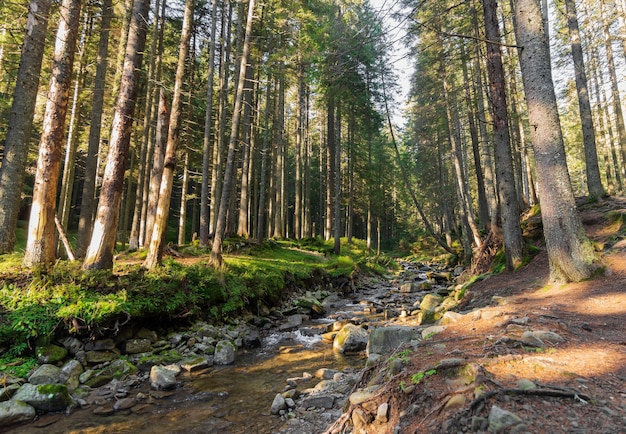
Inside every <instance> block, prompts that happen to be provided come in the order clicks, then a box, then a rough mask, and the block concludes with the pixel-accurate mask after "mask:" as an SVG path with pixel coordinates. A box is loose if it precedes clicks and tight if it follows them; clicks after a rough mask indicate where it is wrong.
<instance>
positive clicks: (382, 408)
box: [376, 402, 389, 423]
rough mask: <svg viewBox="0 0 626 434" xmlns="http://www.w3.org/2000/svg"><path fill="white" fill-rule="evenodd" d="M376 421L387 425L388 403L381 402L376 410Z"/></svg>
mask: <svg viewBox="0 0 626 434" xmlns="http://www.w3.org/2000/svg"><path fill="white" fill-rule="evenodd" d="M376 420H378V421H380V422H382V423H387V421H388V420H389V404H388V403H386V402H383V403H382V404H380V405H379V406H378V409H377V410H376Z"/></svg>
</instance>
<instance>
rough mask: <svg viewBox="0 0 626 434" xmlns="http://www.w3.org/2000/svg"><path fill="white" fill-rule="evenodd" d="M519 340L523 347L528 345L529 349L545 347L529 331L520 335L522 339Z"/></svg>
mask: <svg viewBox="0 0 626 434" xmlns="http://www.w3.org/2000/svg"><path fill="white" fill-rule="evenodd" d="M519 340H520V341H521V342H522V343H523V344H524V345H528V346H529V347H537V348H543V347H544V346H545V344H544V343H543V341H542V340H541V339H539V337H537V335H535V334H534V333H533V332H531V331H525V332H524V333H522V337H520V339H519Z"/></svg>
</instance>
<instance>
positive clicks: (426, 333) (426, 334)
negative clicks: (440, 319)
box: [422, 325, 446, 339]
mask: <svg viewBox="0 0 626 434" xmlns="http://www.w3.org/2000/svg"><path fill="white" fill-rule="evenodd" d="M445 329H446V326H443V325H436V326H430V327H426V328H425V329H424V330H422V338H423V339H429V338H431V337H433V336H434V335H436V334H439V333H441V332H442V331H444V330H445Z"/></svg>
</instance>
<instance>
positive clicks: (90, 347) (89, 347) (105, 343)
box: [85, 339, 115, 352]
mask: <svg viewBox="0 0 626 434" xmlns="http://www.w3.org/2000/svg"><path fill="white" fill-rule="evenodd" d="M113 349H115V342H114V341H113V339H100V340H97V341H93V342H88V343H87V344H86V345H85V351H87V352H90V351H111V350H113Z"/></svg>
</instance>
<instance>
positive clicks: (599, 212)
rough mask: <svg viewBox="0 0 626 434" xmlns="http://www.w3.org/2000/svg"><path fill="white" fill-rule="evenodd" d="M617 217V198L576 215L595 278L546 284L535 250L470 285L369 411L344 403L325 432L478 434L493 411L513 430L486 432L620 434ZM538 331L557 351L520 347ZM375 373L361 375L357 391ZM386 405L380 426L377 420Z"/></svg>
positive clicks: (621, 276)
mask: <svg viewBox="0 0 626 434" xmlns="http://www.w3.org/2000/svg"><path fill="white" fill-rule="evenodd" d="M619 214H621V215H622V216H623V215H624V214H626V198H611V199H609V200H604V201H602V202H600V203H597V204H595V205H593V206H587V207H586V209H585V207H584V208H583V209H582V210H581V217H582V220H583V223H584V225H585V228H586V230H587V234H588V236H589V237H590V238H591V239H592V241H593V242H594V244H595V245H596V246H598V247H599V248H600V249H602V251H601V252H599V253H598V254H599V257H600V259H601V262H602V264H603V266H604V273H599V274H600V275H598V276H595V277H593V278H591V279H589V280H587V281H584V282H579V283H569V284H559V283H555V282H551V281H550V278H549V265H548V257H547V253H546V252H545V250H541V251H540V253H539V254H537V255H536V256H535V257H534V258H533V259H532V260H531V262H530V263H529V264H528V265H526V266H525V267H523V268H521V269H519V270H517V271H514V272H503V273H501V274H497V275H491V276H490V277H488V278H485V279H484V280H482V281H479V282H477V283H474V284H473V285H472V286H470V288H469V290H468V293H467V295H466V297H465V298H464V300H463V303H462V305H461V306H460V309H458V310H459V311H460V312H461V313H465V315H463V317H462V318H461V319H459V320H458V322H456V323H454V324H451V325H448V326H447V328H446V329H445V331H443V332H442V333H439V334H437V335H435V336H433V337H431V338H428V339H425V340H423V341H421V342H420V343H419V344H418V346H417V347H416V348H415V349H414V350H412V351H411V352H410V354H409V356H408V357H405V358H404V361H405V363H404V366H403V369H402V371H401V372H400V373H399V374H397V375H395V376H393V377H392V378H391V379H390V380H389V381H387V382H386V383H385V385H384V386H383V387H382V389H380V390H379V392H378V394H377V396H376V398H375V400H374V402H369V403H363V404H359V405H351V406H350V407H349V408H347V410H346V412H344V415H343V418H342V419H341V420H339V421H337V422H336V423H335V424H334V426H332V427H330V428H329V429H328V431H327V432H329V433H330V432H341V430H342V429H345V428H347V427H351V428H350V429H352V432H353V433H364V432H370V433H371V432H376V433H396V432H400V433H435V432H437V433H439V432H441V433H443V432H446V433H457V432H487V429H488V422H489V421H488V418H489V414H490V412H491V411H492V407H494V406H497V407H500V408H502V409H505V410H508V411H510V412H512V413H514V414H515V415H517V416H518V417H519V418H520V419H521V422H517V423H515V424H513V426H509V427H508V428H504V429H502V430H499V431H498V430H495V429H494V428H493V427H492V428H491V429H490V430H489V432H532V433H546V432H550V433H623V432H626V333H625V331H626V326H625V324H626V292H625V289H626V240H625V239H624V238H625V232H624V228H623V227H622V226H623V224H622V223H621V221H622V219H618V220H617V221H616V220H615V218H614V217H615V216H616V215H619ZM611 215H612V216H613V218H611ZM537 330H542V331H551V332H554V333H556V334H558V336H560V337H561V338H562V341H561V342H557V340H556V339H552V342H551V341H550V340H549V339H544V345H543V346H539V347H534V346H531V345H528V344H527V343H522V342H521V341H520V339H521V335H522V333H523V332H524V331H537ZM404 354H406V353H404ZM397 357H404V355H401V354H397ZM388 365H389V363H388V364H387V368H386V369H388ZM446 365H449V366H447V367H446ZM384 369H385V366H382V367H380V366H379V367H377V368H376V369H372V370H371V371H370V372H368V373H366V375H365V376H364V378H363V380H362V381H361V383H360V385H359V386H361V387H362V386H365V385H367V384H368V382H371V380H372V378H374V377H375V376H376V375H381V374H380V372H381V370H384ZM420 373H422V374H420ZM427 373H428V374H427ZM416 374H417V375H416ZM429 374H430V375H429ZM520 380H522V381H520ZM529 381H530V382H532V385H534V388H529V387H533V386H532V385H531V383H529ZM415 383H417V384H415ZM383 403H387V404H389V412H388V420H385V418H384V417H383V418H381V417H380V416H379V417H377V416H376V415H377V411H378V410H379V408H380V404H383ZM355 421H356V423H354V422H355Z"/></svg>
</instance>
